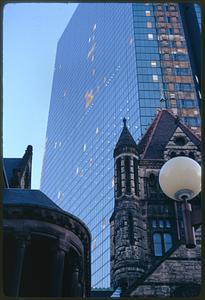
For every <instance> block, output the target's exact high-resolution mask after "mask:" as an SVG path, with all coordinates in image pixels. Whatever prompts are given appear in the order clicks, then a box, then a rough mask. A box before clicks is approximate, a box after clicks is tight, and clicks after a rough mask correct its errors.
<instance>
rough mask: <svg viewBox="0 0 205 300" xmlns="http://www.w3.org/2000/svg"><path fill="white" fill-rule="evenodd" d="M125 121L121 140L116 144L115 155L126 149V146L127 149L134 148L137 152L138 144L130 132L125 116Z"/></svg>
mask: <svg viewBox="0 0 205 300" xmlns="http://www.w3.org/2000/svg"><path fill="white" fill-rule="evenodd" d="M123 123H124V127H123V129H122V132H121V135H120V137H119V140H118V142H117V144H116V146H115V150H114V156H116V155H117V154H119V152H120V153H122V152H124V151H125V147H127V148H126V149H128V148H129V150H131V149H132V150H134V152H137V144H136V142H135V140H134V139H133V137H132V135H131V133H130V132H129V129H128V128H127V124H126V123H127V120H126V119H125V118H124V119H123Z"/></svg>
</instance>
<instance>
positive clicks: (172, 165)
mask: <svg viewBox="0 0 205 300" xmlns="http://www.w3.org/2000/svg"><path fill="white" fill-rule="evenodd" d="M159 184H160V186H161V189H162V191H163V192H164V193H165V194H166V195H167V196H168V197H169V198H171V199H173V200H175V201H180V202H181V203H182V212H183V221H184V230H185V241H186V247H187V248H194V247H195V246H196V241H195V234H194V227H193V222H192V215H193V212H192V208H191V204H190V203H189V202H188V201H189V200H191V199H193V198H194V197H195V196H197V195H198V194H199V193H200V191H201V167H200V165H199V164H198V163H197V162H196V161H195V160H193V159H191V158H189V157H184V156H178V157H174V158H172V159H170V160H168V161H167V162H166V163H165V164H164V165H163V166H162V168H161V170H160V173H159ZM199 218H200V216H199ZM200 223H201V220H198V224H200ZM195 224H196V223H195Z"/></svg>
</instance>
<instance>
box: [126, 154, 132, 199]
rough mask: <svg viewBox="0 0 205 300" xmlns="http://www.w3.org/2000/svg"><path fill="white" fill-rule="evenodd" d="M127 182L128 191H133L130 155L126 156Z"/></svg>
mask: <svg viewBox="0 0 205 300" xmlns="http://www.w3.org/2000/svg"><path fill="white" fill-rule="evenodd" d="M125 184H126V192H127V193H128V194H130V193H131V182H130V157H129V156H125Z"/></svg>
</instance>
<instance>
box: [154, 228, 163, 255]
mask: <svg viewBox="0 0 205 300" xmlns="http://www.w3.org/2000/svg"><path fill="white" fill-rule="evenodd" d="M153 240H154V255H155V256H162V240H161V235H160V234H159V233H154V234H153Z"/></svg>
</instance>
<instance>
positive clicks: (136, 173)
mask: <svg viewBox="0 0 205 300" xmlns="http://www.w3.org/2000/svg"><path fill="white" fill-rule="evenodd" d="M134 183H135V194H136V195H139V183H138V165H137V159H136V158H134Z"/></svg>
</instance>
